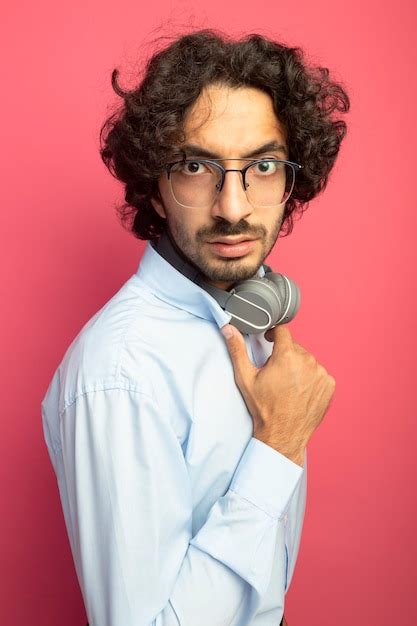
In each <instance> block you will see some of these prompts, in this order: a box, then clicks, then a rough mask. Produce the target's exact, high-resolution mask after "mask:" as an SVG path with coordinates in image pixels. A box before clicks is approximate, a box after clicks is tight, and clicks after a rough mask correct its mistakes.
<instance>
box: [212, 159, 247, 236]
mask: <svg viewBox="0 0 417 626" xmlns="http://www.w3.org/2000/svg"><path fill="white" fill-rule="evenodd" d="M252 212H253V207H252V205H251V204H250V202H249V200H248V198H247V196H246V192H245V190H244V188H243V181H242V175H241V173H240V172H235V171H230V170H228V171H227V172H226V173H225V178H224V184H223V188H222V190H221V191H220V192H219V193H218V194H217V196H216V200H215V203H214V205H213V207H212V210H211V214H212V217H213V218H214V219H216V218H222V219H224V220H226V221H227V222H230V223H231V224H234V223H235V222H236V223H237V222H239V221H240V220H241V219H245V218H247V217H249V215H250V214H251V213H252Z"/></svg>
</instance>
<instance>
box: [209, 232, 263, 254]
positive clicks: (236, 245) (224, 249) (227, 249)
mask: <svg viewBox="0 0 417 626" xmlns="http://www.w3.org/2000/svg"><path fill="white" fill-rule="evenodd" d="M257 241H258V240H257V239H242V238H241V237H240V238H239V239H234V240H232V243H230V239H226V238H224V237H222V238H221V239H220V240H217V241H213V242H207V243H208V244H209V246H210V247H211V248H212V249H213V250H214V252H216V254H218V255H219V256H222V257H229V258H230V257H241V256H244V255H245V254H248V252H250V251H251V250H252V249H253V247H254V245H255V243H256V242H257ZM225 242H227V243H225Z"/></svg>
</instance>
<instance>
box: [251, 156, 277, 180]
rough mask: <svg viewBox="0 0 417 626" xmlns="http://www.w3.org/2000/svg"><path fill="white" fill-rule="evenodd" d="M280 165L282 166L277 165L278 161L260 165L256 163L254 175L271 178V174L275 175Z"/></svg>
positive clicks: (265, 162) (260, 163) (253, 169)
mask: <svg viewBox="0 0 417 626" xmlns="http://www.w3.org/2000/svg"><path fill="white" fill-rule="evenodd" d="M280 165H282V163H277V162H276V161H267V160H265V161H261V162H259V163H254V164H253V167H252V168H251V170H252V172H253V173H254V174H260V175H263V176H270V175H271V174H275V173H276V172H277V170H278V169H279V166H280Z"/></svg>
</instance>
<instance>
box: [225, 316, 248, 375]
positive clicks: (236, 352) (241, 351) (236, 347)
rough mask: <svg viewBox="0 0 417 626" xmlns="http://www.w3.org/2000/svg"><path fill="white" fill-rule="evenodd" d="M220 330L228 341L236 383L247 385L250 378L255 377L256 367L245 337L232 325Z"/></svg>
mask: <svg viewBox="0 0 417 626" xmlns="http://www.w3.org/2000/svg"><path fill="white" fill-rule="evenodd" d="M220 330H221V332H222V335H223V336H224V338H225V339H226V344H227V348H228V350H229V354H230V358H231V359H232V363H233V369H234V373H235V378H236V382H239V383H245V382H246V381H247V380H248V378H249V377H253V375H254V372H255V371H256V367H255V366H254V365H253V363H252V361H251V360H250V359H249V356H248V352H247V349H246V344H245V340H244V338H243V335H242V334H241V333H240V332H239V330H238V329H237V328H235V327H234V326H232V325H231V324H226V325H225V326H223V327H222V328H221V329H220Z"/></svg>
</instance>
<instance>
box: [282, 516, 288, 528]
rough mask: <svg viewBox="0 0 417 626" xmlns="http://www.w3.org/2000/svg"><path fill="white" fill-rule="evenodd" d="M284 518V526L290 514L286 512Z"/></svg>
mask: <svg viewBox="0 0 417 626" xmlns="http://www.w3.org/2000/svg"><path fill="white" fill-rule="evenodd" d="M283 519H284V526H286V525H287V522H288V515H287V514H285V515H284V518H283Z"/></svg>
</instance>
